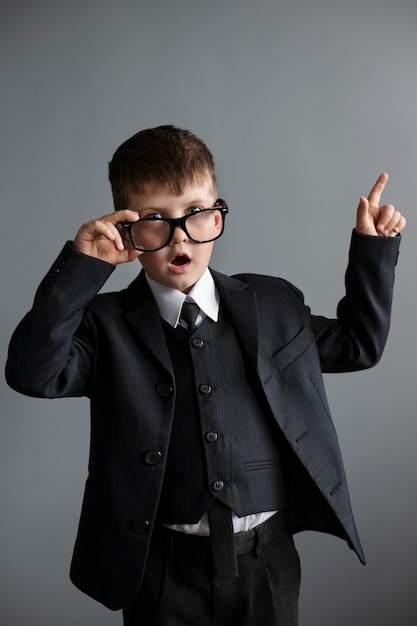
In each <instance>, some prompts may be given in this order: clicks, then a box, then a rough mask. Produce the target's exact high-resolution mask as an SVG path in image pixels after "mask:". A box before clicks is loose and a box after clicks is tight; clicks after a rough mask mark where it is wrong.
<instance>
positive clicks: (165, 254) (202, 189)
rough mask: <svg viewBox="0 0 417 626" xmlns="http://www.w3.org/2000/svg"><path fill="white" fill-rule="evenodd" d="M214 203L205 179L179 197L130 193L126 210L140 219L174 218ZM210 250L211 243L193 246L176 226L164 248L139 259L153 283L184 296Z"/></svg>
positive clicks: (162, 193)
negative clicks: (154, 214)
mask: <svg viewBox="0 0 417 626" xmlns="http://www.w3.org/2000/svg"><path fill="white" fill-rule="evenodd" d="M215 201H216V195H215V191H214V190H213V183H212V181H211V179H210V178H207V181H206V182H204V183H202V184H200V185H190V186H188V187H186V189H185V191H184V193H183V194H182V195H180V196H176V195H173V194H171V193H169V192H167V191H164V190H161V191H157V192H151V193H145V194H130V196H129V207H128V208H129V209H132V210H133V211H137V212H138V213H139V215H140V217H142V218H143V217H146V216H148V215H150V214H152V213H158V214H159V215H161V217H166V218H177V217H182V216H184V215H187V214H188V213H189V211H190V209H191V208H192V207H196V206H197V207H200V208H202V209H208V208H211V207H213V206H214V203H215ZM212 249H213V242H212V241H211V242H208V243H194V242H193V241H191V240H190V239H189V238H188V237H187V235H186V233H185V232H184V231H183V230H182V229H181V228H180V227H176V228H175V230H174V233H173V235H172V239H171V241H170V242H169V243H168V245H167V246H165V248H162V249H161V250H156V251H154V252H143V253H142V254H141V255H140V257H139V260H140V262H141V263H142V266H143V268H144V270H145V271H146V273H147V274H148V276H150V277H151V278H152V279H153V280H155V281H157V282H158V283H161V284H162V285H165V286H166V287H172V288H173V289H178V291H182V292H183V293H188V292H189V291H190V289H191V288H192V287H193V286H194V284H195V283H196V282H197V280H198V279H199V278H200V277H201V276H202V275H203V273H204V271H205V269H206V267H207V266H208V264H209V261H210V256H211V252H212Z"/></svg>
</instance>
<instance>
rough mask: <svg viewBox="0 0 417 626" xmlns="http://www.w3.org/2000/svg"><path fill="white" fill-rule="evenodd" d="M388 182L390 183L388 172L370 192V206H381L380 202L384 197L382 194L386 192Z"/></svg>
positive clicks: (384, 173)
mask: <svg viewBox="0 0 417 626" xmlns="http://www.w3.org/2000/svg"><path fill="white" fill-rule="evenodd" d="M387 181H388V174H387V173H386V172H383V173H382V174H381V175H380V177H379V178H378V180H377V181H376V183H375V185H374V186H373V187H372V189H371V191H370V192H369V196H368V201H369V204H371V205H376V206H378V205H379V201H380V199H381V195H382V192H383V191H384V188H385V185H386V184H387Z"/></svg>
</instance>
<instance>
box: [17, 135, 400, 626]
mask: <svg viewBox="0 0 417 626" xmlns="http://www.w3.org/2000/svg"><path fill="white" fill-rule="evenodd" d="M109 178H110V182H111V186H112V191H113V198H114V208H115V212H114V213H112V214H111V215H106V216H104V217H102V218H100V219H96V220H93V221H90V222H87V223H86V224H84V225H83V226H82V227H81V228H80V230H79V231H78V233H77V235H76V237H75V240H74V242H72V243H67V244H66V245H65V247H64V249H63V250H62V252H61V254H60V255H59V257H58V259H57V261H56V262H55V263H54V264H53V266H52V268H51V270H50V271H49V273H48V275H47V276H46V277H45V279H44V280H43V281H42V283H41V285H40V287H39V289H38V291H37V295H36V298H35V302H34V305H33V308H32V310H31V311H30V312H29V313H28V314H27V316H26V317H25V318H24V319H23V320H22V322H21V323H20V325H19V326H18V328H17V329H16V331H15V333H14V336H13V338H12V341H11V344H10V351H9V359H8V363H7V369H6V371H7V380H8V383H9V384H10V385H11V386H12V387H13V388H15V389H16V390H18V391H20V392H22V393H25V394H28V395H32V396H42V397H63V396H81V395H86V396H88V397H89V398H90V400H91V448H90V461H89V476H88V479H87V483H86V491H85V497H84V502H83V508H82V513H81V520H80V526H79V531H78V536H77V541H76V545H75V550H74V556H73V561H72V566H71V578H72V580H73V582H74V583H75V584H76V585H77V586H78V587H79V588H80V589H81V590H83V591H84V592H85V593H87V594H89V595H90V596H92V597H93V598H95V599H97V600H98V601H100V602H102V603H103V604H105V605H106V606H108V607H109V608H111V609H114V610H115V609H119V608H123V615H124V623H125V624H126V625H135V626H137V625H139V624H147V625H149V624H157V625H169V626H180V625H181V626H184V625H185V624H195V625H197V624H198V625H199V626H205V625H206V624H207V625H208V624H213V623H216V624H227V625H233V624H238V625H239V626H246V625H252V624H253V625H255V624H256V625H257V626H259V624H268V625H269V626H270V625H274V624H277V625H278V624H279V625H280V626H283V625H285V626H293V625H295V624H297V603H298V590H299V579H300V572H299V562H298V556H297V553H296V551H295V548H294V545H293V541H292V534H293V533H294V532H297V531H300V530H304V529H315V530H320V531H324V532H329V533H332V534H335V535H337V536H339V537H341V538H343V539H345V540H346V541H347V542H348V544H349V546H350V547H351V548H352V549H353V550H355V551H356V553H357V555H358V557H359V558H360V559H361V561H364V556H363V552H362V548H361V545H360V542H359V538H358V535H357V531H356V528H355V524H354V520H353V516H352V512H351V508H350V503H349V496H348V491H347V486H346V479H345V475H344V470H343V465H342V460H341V456H340V451H339V448H338V443H337V439H336V435H335V432H334V428H333V425H332V421H331V418H330V413H329V409H328V406H327V401H326V397H325V392H324V388H323V381H322V374H321V372H340V371H352V370H359V369H363V368H366V367H370V366H372V365H374V364H375V363H376V362H377V361H378V360H379V358H380V356H381V353H382V350H383V347H384V344H385V341H386V337H387V332H388V326H389V315H390V308H391V298H392V287H393V280H394V266H395V263H396V259H397V254H398V248H399V241H400V237H399V236H396V235H398V234H399V233H400V231H401V230H402V229H403V228H404V226H405V219H404V217H403V216H401V215H400V213H399V212H398V211H396V210H395V209H394V207H392V206H391V205H381V206H380V204H379V202H380V196H381V193H382V191H383V189H384V186H385V184H386V181H387V175H386V174H382V175H381V176H380V177H379V179H378V181H377V183H376V184H375V186H374V187H373V189H372V191H371V193H370V195H369V197H368V198H361V199H360V203H359V207H358V212H357V222H356V229H355V232H354V233H353V235H352V244H351V251H350V259H349V266H348V269H347V273H346V296H345V297H344V298H343V299H342V301H341V302H340V303H339V306H338V319H326V318H324V317H318V316H313V315H311V314H310V311H309V309H308V308H307V307H306V306H305V305H304V303H303V300H302V295H301V293H300V292H299V291H298V290H297V289H296V288H295V287H293V286H292V285H290V284H289V283H287V282H286V281H284V280H282V279H276V278H271V277H267V276H256V275H241V276H237V277H233V278H231V277H227V276H224V275H222V274H220V273H218V272H215V271H212V270H209V269H208V264H209V260H210V255H211V251H212V247H213V241H214V240H215V239H217V238H218V237H220V236H221V234H222V232H223V227H224V220H225V217H226V214H227V211H228V208H227V205H226V203H225V202H224V201H223V200H221V199H218V197H217V186H216V179H215V173H214V165H213V159H212V156H211V154H210V152H209V151H208V149H207V147H206V146H205V144H204V143H203V142H202V141H200V140H199V139H198V138H197V137H195V136H194V135H193V134H191V133H190V132H188V131H184V130H181V129H177V128H174V127H172V126H163V127H159V128H155V129H150V130H146V131H142V132H140V133H137V134H136V135H134V136H133V137H132V138H130V139H129V140H127V141H126V142H125V143H124V144H122V145H121V146H120V147H119V148H118V150H117V151H116V153H115V154H114V156H113V159H112V161H111V162H110V166H109ZM378 235H379V236H378ZM137 258H138V259H139V260H140V262H141V264H142V267H143V270H144V271H143V272H141V273H140V275H139V276H138V277H137V278H136V280H135V281H134V282H133V283H132V284H131V285H130V286H129V287H128V288H127V289H126V290H123V291H121V292H120V293H111V294H101V295H96V294H97V292H98V291H99V290H100V289H101V287H102V285H103V284H104V282H105V281H106V279H107V278H108V276H109V275H110V274H111V272H112V271H113V270H114V268H115V266H116V265H117V264H119V263H124V262H127V261H133V260H134V259H137ZM184 303H186V304H185V306H184V307H183V304H184ZM190 304H191V306H190Z"/></svg>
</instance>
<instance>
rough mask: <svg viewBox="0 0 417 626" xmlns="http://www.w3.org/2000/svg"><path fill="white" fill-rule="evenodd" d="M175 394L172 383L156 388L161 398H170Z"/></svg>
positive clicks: (162, 384)
mask: <svg viewBox="0 0 417 626" xmlns="http://www.w3.org/2000/svg"><path fill="white" fill-rule="evenodd" d="M172 392H173V388H172V385H171V384H170V383H161V384H160V385H158V386H157V388H156V393H157V394H158V396H159V397H160V398H168V396H170V395H171V394H172Z"/></svg>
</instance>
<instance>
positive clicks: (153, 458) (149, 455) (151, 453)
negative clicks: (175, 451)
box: [145, 450, 162, 465]
mask: <svg viewBox="0 0 417 626" xmlns="http://www.w3.org/2000/svg"><path fill="white" fill-rule="evenodd" d="M161 459H162V453H161V452H159V450H148V451H147V452H146V454H145V463H146V464H147V465H157V464H158V463H159V461H160V460H161Z"/></svg>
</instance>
